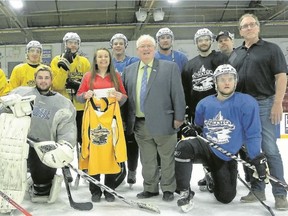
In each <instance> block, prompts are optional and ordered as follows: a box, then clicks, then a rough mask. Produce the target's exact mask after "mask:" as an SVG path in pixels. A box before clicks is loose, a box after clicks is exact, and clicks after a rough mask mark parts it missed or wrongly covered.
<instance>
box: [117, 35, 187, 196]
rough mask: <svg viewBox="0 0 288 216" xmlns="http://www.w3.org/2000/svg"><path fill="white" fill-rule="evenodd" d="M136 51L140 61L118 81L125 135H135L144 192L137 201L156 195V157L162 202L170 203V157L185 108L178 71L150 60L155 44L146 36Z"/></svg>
mask: <svg viewBox="0 0 288 216" xmlns="http://www.w3.org/2000/svg"><path fill="white" fill-rule="evenodd" d="M136 48H137V54H138V56H139V58H140V61H139V62H136V63H133V64H131V65H129V66H128V67H126V68H125V70H124V72H123V74H122V78H123V84H124V86H125V88H126V91H127V95H128V100H127V102H126V108H127V110H126V111H127V112H126V114H125V117H124V121H125V123H126V131H127V133H128V134H131V133H133V132H134V133H135V138H136V141H137V143H138V145H139V149H140V160H141V163H142V175H143V178H144V183H143V186H144V191H143V192H141V193H139V194H137V197H138V198H139V199H143V198H149V197H152V196H157V195H159V168H158V164H157V153H158V154H159V156H160V159H161V182H160V185H161V190H162V191H163V200H164V201H172V200H173V199H174V194H173V193H174V191H175V189H176V181H175V170H174V166H175V162H174V156H173V153H174V150H175V145H176V142H177V135H176V133H177V130H178V129H179V127H180V126H181V125H182V123H183V121H184V116H185V106H186V104H185V97H184V91H183V87H182V83H181V77H180V73H179V68H178V66H177V64H176V63H174V62H169V61H164V60H157V59H155V58H154V56H155V49H156V42H155V39H154V38H153V37H151V36H150V35H142V36H140V37H139V39H138V40H137V42H136Z"/></svg>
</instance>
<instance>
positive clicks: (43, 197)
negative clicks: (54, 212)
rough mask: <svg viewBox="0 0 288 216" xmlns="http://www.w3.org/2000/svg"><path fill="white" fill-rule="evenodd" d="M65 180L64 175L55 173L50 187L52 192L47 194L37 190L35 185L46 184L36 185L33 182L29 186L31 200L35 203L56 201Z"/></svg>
mask: <svg viewBox="0 0 288 216" xmlns="http://www.w3.org/2000/svg"><path fill="white" fill-rule="evenodd" d="M62 182H63V176H62V175H57V174H56V175H55V176H54V178H53V180H52V186H51V189H50V192H48V193H47V194H41V193H39V192H37V191H36V190H35V188H34V187H38V188H41V187H43V186H45V185H35V184H32V185H31V186H30V188H29V191H28V192H29V195H30V198H31V202H33V203H54V202H55V201H56V200H57V198H58V196H59V193H60V191H61V184H62Z"/></svg>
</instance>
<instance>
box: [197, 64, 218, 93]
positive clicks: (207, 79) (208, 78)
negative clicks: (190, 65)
mask: <svg viewBox="0 0 288 216" xmlns="http://www.w3.org/2000/svg"><path fill="white" fill-rule="evenodd" d="M192 80H193V81H192V86H193V90H194V91H208V90H210V89H212V88H213V84H214V83H213V71H212V70H208V69H206V68H205V67H204V65H202V67H201V68H200V69H199V70H198V71H197V72H195V73H194V74H193V75H192Z"/></svg>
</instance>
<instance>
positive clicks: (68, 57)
mask: <svg viewBox="0 0 288 216" xmlns="http://www.w3.org/2000/svg"><path fill="white" fill-rule="evenodd" d="M73 55H74V54H73V53H72V52H71V49H67V50H66V51H65V53H64V54H62V55H61V56H60V59H59V62H58V64H57V65H58V67H59V68H61V67H62V68H63V69H64V70H65V71H68V70H70V64H71V63H72V62H73Z"/></svg>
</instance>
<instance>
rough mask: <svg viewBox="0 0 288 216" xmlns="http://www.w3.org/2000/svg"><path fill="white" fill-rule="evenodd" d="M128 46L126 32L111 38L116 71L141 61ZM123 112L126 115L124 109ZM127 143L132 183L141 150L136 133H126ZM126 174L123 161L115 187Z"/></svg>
mask: <svg viewBox="0 0 288 216" xmlns="http://www.w3.org/2000/svg"><path fill="white" fill-rule="evenodd" d="M127 46H128V40H127V38H126V36H125V35H124V34H121V33H117V34H115V35H113V37H112V38H111V40H110V47H111V48H112V54H113V58H112V62H113V65H114V67H115V70H116V72H118V73H120V74H121V75H122V73H123V71H124V68H125V67H126V66H128V65H130V64H132V63H134V62H136V61H139V58H137V57H131V56H127V55H126V52H125V51H126V48H127ZM122 112H123V113H122V114H123V115H125V113H124V110H122ZM125 139H126V145H127V156H128V161H127V166H128V176H127V183H128V184H130V185H132V184H135V183H136V169H137V166H138V158H139V150H138V145H137V142H136V140H135V137H134V134H131V135H129V136H128V135H126V133H125ZM125 176H126V167H125V163H121V172H120V173H119V174H118V176H117V177H116V182H115V188H117V187H118V185H120V184H121V182H122V181H123V180H124V178H125Z"/></svg>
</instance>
